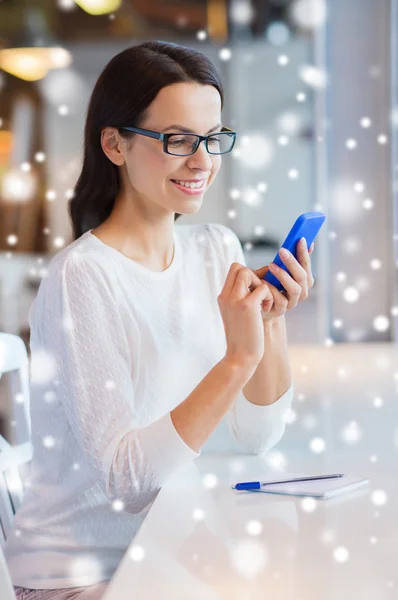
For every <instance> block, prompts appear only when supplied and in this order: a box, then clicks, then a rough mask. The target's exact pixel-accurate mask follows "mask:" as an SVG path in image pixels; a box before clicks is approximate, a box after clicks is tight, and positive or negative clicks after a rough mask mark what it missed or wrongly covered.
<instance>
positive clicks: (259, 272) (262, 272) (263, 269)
mask: <svg viewBox="0 0 398 600" xmlns="http://www.w3.org/2000/svg"><path fill="white" fill-rule="evenodd" d="M268 271H269V267H268V265H266V266H265V267H261V268H260V269H255V270H254V269H253V273H255V274H256V275H257V277H258V278H259V279H263V278H264V277H265V275H266V274H267V273H268Z"/></svg>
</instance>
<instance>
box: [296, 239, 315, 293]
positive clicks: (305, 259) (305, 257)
mask: <svg viewBox="0 0 398 600" xmlns="http://www.w3.org/2000/svg"><path fill="white" fill-rule="evenodd" d="M304 239H305V238H304ZM311 246H312V245H311ZM298 257H299V261H300V264H301V266H302V267H303V269H304V270H305V272H306V273H307V288H309V287H312V284H313V282H314V280H313V277H312V272H311V258H310V254H309V251H308V250H307V242H306V241H304V244H301V243H299V244H298Z"/></svg>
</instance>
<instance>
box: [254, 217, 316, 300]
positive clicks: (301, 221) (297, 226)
mask: <svg viewBox="0 0 398 600" xmlns="http://www.w3.org/2000/svg"><path fill="white" fill-rule="evenodd" d="M325 219H326V215H324V214H323V213H321V212H307V213H303V214H302V215H300V216H299V217H298V218H297V219H296V221H295V223H294V225H293V227H292V228H291V230H290V232H289V234H288V236H287V238H286V239H285V241H284V242H283V244H282V246H281V248H287V249H288V250H289V251H290V252H291V253H292V254H293V256H294V257H295V258H296V259H297V260H298V258H297V251H296V250H297V243H298V242H299V241H300V239H301V238H302V237H304V238H305V239H306V242H307V248H309V247H310V246H311V244H312V242H313V241H314V240H315V238H316V236H317V235H318V233H319V230H320V228H321V227H322V225H323V223H324V221H325ZM272 262H274V263H275V264H276V265H278V266H279V267H282V269H284V270H285V271H287V273H289V270H288V268H287V267H286V265H285V264H284V263H283V262H282V260H281V258H280V256H279V252H278V253H277V254H276V256H275V258H274V260H273V261H272ZM289 275H290V273H289ZM263 279H264V281H267V282H268V283H271V285H274V286H275V287H276V288H277V289H278V290H279V291H280V292H282V291H285V288H284V287H283V285H282V284H281V282H280V281H279V279H277V278H276V277H275V275H273V274H272V273H271V271H268V272H267V273H266V275H265V277H263Z"/></svg>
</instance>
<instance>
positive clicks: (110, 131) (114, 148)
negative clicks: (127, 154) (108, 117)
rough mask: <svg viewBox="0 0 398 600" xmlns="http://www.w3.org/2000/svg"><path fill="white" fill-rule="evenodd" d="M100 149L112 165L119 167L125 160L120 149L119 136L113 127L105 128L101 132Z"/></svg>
mask: <svg viewBox="0 0 398 600" xmlns="http://www.w3.org/2000/svg"><path fill="white" fill-rule="evenodd" d="M101 147H102V150H103V151H104V153H105V154H106V156H107V157H108V158H109V160H110V161H112V162H113V164H115V165H117V166H118V167H121V166H122V165H123V164H124V162H125V160H124V154H123V152H122V148H121V140H120V135H119V132H118V130H117V129H115V127H105V128H104V129H103V130H102V131H101Z"/></svg>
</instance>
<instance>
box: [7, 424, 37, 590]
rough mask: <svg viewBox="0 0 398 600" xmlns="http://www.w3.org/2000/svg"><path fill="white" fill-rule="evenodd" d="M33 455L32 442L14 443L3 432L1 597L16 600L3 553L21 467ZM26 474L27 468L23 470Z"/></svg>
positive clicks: (17, 495) (16, 500) (15, 506)
mask: <svg viewBox="0 0 398 600" xmlns="http://www.w3.org/2000/svg"><path fill="white" fill-rule="evenodd" d="M32 454H33V447H32V444H31V442H25V443H24V444H20V445H19V446H11V445H10V444H9V443H8V442H7V440H5V439H4V438H3V436H1V435H0V582H1V600H15V593H14V587H13V584H12V580H11V577H10V574H9V571H8V567H7V563H6V560H5V557H4V554H3V546H4V543H5V541H6V539H7V536H8V533H9V531H10V529H11V527H12V522H13V519H14V514H15V513H16V511H17V510H18V508H19V507H20V505H21V502H22V498H23V494H24V485H23V475H22V476H21V472H20V469H21V468H22V467H23V466H28V464H29V463H30V461H31V458H32ZM24 473H26V471H24Z"/></svg>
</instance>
